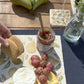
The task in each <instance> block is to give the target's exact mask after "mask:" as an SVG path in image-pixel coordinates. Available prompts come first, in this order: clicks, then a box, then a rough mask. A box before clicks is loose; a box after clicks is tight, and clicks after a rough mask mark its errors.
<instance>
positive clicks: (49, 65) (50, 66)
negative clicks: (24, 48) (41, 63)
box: [46, 62, 54, 71]
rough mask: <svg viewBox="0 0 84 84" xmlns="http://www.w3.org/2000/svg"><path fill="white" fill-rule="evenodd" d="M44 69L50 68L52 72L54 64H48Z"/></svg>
mask: <svg viewBox="0 0 84 84" xmlns="http://www.w3.org/2000/svg"><path fill="white" fill-rule="evenodd" d="M46 67H48V68H50V69H51V71H52V70H53V69H54V64H53V63H52V62H48V63H47V65H46Z"/></svg>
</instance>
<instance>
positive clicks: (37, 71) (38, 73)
mask: <svg viewBox="0 0 84 84" xmlns="http://www.w3.org/2000/svg"><path fill="white" fill-rule="evenodd" d="M35 73H36V75H41V74H42V73H43V68H42V67H37V68H36V70H35Z"/></svg>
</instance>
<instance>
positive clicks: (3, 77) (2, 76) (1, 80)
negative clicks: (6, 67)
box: [0, 74, 6, 82]
mask: <svg viewBox="0 0 84 84" xmlns="http://www.w3.org/2000/svg"><path fill="white" fill-rule="evenodd" d="M5 80H6V77H5V76H4V75H3V74H1V78H0V82H3V81H5Z"/></svg>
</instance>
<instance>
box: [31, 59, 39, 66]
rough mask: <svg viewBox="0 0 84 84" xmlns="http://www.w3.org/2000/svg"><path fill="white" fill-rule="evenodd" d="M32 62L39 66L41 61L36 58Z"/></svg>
mask: <svg viewBox="0 0 84 84" xmlns="http://www.w3.org/2000/svg"><path fill="white" fill-rule="evenodd" d="M31 64H32V65H33V66H34V67H38V66H39V65H40V61H39V60H37V59H34V60H32V61H31Z"/></svg>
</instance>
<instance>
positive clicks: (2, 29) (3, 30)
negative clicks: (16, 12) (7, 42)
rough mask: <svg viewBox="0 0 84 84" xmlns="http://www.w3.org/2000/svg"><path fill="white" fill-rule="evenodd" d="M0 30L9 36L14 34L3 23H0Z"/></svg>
mask: <svg viewBox="0 0 84 84" xmlns="http://www.w3.org/2000/svg"><path fill="white" fill-rule="evenodd" d="M0 32H2V33H3V34H6V36H7V37H10V36H11V35H12V34H11V32H10V30H9V29H8V28H7V27H6V26H5V25H3V24H2V23H0Z"/></svg>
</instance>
